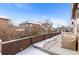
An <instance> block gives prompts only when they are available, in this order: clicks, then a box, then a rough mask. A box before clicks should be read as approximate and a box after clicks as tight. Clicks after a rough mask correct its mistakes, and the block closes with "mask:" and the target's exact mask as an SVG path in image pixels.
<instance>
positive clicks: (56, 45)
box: [16, 35, 79, 55]
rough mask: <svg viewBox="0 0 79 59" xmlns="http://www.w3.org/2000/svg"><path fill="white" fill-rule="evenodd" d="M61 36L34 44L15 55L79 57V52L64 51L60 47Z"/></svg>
mask: <svg viewBox="0 0 79 59" xmlns="http://www.w3.org/2000/svg"><path fill="white" fill-rule="evenodd" d="M61 41H62V38H61V35H57V36H54V37H52V38H49V39H47V40H43V41H41V42H38V43H35V44H33V45H32V46H30V47H29V48H27V49H25V50H23V51H21V52H19V53H17V54H16V55H51V54H52V55H54V54H55V55H56V54H57V55H79V51H73V50H69V49H64V48H62V47H61Z"/></svg>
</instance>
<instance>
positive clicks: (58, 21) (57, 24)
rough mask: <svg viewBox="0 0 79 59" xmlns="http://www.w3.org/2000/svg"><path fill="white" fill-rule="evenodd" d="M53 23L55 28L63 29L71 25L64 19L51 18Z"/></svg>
mask: <svg viewBox="0 0 79 59" xmlns="http://www.w3.org/2000/svg"><path fill="white" fill-rule="evenodd" d="M51 22H52V23H53V27H54V28H57V27H61V26H69V23H68V22H67V21H65V20H64V19H56V18H51Z"/></svg>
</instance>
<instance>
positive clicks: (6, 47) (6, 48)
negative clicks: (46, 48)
mask: <svg viewBox="0 0 79 59" xmlns="http://www.w3.org/2000/svg"><path fill="white" fill-rule="evenodd" d="M58 34H59V33H51V34H44V35H38V36H31V37H25V38H21V39H16V40H11V41H6V42H3V43H2V54H3V55H13V54H16V53H17V52H20V51H22V50H24V49H25V48H27V47H29V46H30V45H32V44H34V43H37V42H40V41H42V40H45V39H48V38H51V37H53V36H55V35H58Z"/></svg>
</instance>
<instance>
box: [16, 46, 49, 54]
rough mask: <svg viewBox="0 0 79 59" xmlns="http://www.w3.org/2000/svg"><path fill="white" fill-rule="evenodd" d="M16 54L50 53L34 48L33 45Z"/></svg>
mask: <svg viewBox="0 0 79 59" xmlns="http://www.w3.org/2000/svg"><path fill="white" fill-rule="evenodd" d="M16 55H49V54H48V53H45V52H43V51H41V50H39V49H37V48H34V47H33V46H30V47H28V48H26V49H25V50H23V51H21V52H19V53H17V54H16Z"/></svg>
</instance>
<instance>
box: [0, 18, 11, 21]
mask: <svg viewBox="0 0 79 59" xmlns="http://www.w3.org/2000/svg"><path fill="white" fill-rule="evenodd" d="M0 20H7V21H9V20H10V19H7V18H0Z"/></svg>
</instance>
